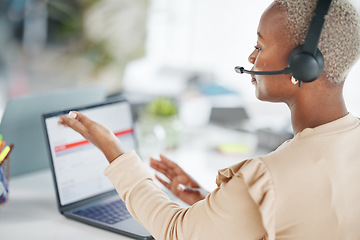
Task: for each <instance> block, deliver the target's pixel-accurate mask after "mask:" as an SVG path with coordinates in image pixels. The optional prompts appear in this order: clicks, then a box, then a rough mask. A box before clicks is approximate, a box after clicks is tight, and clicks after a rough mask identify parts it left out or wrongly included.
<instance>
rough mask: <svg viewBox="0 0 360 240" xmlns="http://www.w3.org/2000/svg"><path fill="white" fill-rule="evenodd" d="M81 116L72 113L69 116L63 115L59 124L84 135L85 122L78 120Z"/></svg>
mask: <svg viewBox="0 0 360 240" xmlns="http://www.w3.org/2000/svg"><path fill="white" fill-rule="evenodd" d="M78 118H79V114H78V112H70V113H69V115H68V116H66V115H63V116H60V121H59V124H62V125H65V126H68V127H70V128H72V129H74V130H75V131H77V132H79V133H81V134H83V133H85V132H86V127H85V126H84V124H83V122H80V121H79V120H78Z"/></svg>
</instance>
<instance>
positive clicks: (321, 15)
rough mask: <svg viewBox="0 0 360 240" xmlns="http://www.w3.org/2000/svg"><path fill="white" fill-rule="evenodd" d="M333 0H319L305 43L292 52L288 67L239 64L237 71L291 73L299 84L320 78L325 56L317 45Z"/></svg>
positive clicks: (255, 73)
mask: <svg viewBox="0 0 360 240" xmlns="http://www.w3.org/2000/svg"><path fill="white" fill-rule="evenodd" d="M331 2H332V0H319V1H318V3H317V5H316V9H315V15H314V16H313V18H312V20H311V23H310V26H309V30H308V32H307V35H306V38H305V43H304V45H301V46H299V47H297V48H295V50H294V51H293V52H292V53H291V55H290V57H289V60H288V67H287V68H285V69H283V70H280V71H249V70H245V69H244V68H243V67H238V66H237V67H235V71H236V72H237V73H247V74H252V75H279V74H291V75H292V76H293V77H294V78H295V79H297V80H298V81H299V86H301V84H302V82H312V81H315V80H316V79H318V78H319V77H320V75H321V73H322V72H323V70H324V57H323V55H322V54H321V52H320V50H319V49H318V47H317V46H318V43H319V40H320V35H321V31H322V28H323V25H324V22H325V15H327V13H328V12H329V8H330V5H331Z"/></svg>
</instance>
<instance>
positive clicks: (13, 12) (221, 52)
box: [0, 0, 360, 130]
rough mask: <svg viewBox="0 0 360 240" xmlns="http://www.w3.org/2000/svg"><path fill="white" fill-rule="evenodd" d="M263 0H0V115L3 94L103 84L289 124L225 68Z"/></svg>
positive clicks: (242, 51)
mask: <svg viewBox="0 0 360 240" xmlns="http://www.w3.org/2000/svg"><path fill="white" fill-rule="evenodd" d="M271 2H272V1H271V0H257V1H238V0H228V1H225V2H224V1H220V0H212V1H207V0H47V1H46V0H0V116H1V114H2V112H3V110H4V107H5V105H6V102H7V100H8V99H10V98H14V97H19V96H24V95H36V94H42V93H47V92H52V91H56V90H64V89H65V90H66V89H70V88H81V87H88V86H105V87H106V88H107V89H108V94H109V95H116V94H119V93H122V94H126V96H129V98H130V99H131V100H132V101H147V100H149V99H152V98H153V97H156V96H166V97H170V98H172V99H176V102H177V103H178V104H180V105H182V106H183V107H184V106H185V107H187V108H188V109H189V108H195V112H197V113H198V114H203V115H205V117H204V118H205V119H206V115H208V114H209V111H206V110H204V109H207V108H219V109H224V108H229V109H231V108H234V109H240V108H242V109H245V110H246V114H247V115H249V116H250V117H251V118H252V119H253V121H252V122H253V123H256V124H255V125H256V127H259V128H262V127H272V128H279V129H282V130H285V129H286V130H289V128H290V125H289V123H290V122H289V113H288V110H287V108H286V107H285V105H283V104H273V103H262V102H259V101H258V100H257V99H256V98H255V96H254V88H253V86H252V85H251V83H250V78H249V76H246V75H239V74H236V73H235V72H234V67H235V66H236V65H240V66H244V67H247V68H250V67H251V65H250V63H248V60H247V59H248V55H249V54H250V53H251V52H252V50H253V46H254V45H255V43H256V37H257V36H256V29H257V25H258V21H259V19H260V16H261V13H262V12H263V11H264V9H265V8H266V7H267V6H268V5H269V4H270V3H271ZM352 2H353V3H354V5H356V7H357V8H358V9H359V8H360V3H359V2H358V1H355V0H352ZM358 76H360V64H359V63H358V64H357V65H356V66H355V67H354V68H353V70H352V71H351V72H350V74H349V77H348V80H347V83H346V84H345V98H346V102H347V104H348V107H349V110H350V111H351V112H352V113H353V114H355V115H358V116H359V115H360V105H359V104H357V103H358V102H360V95H359V94H358V90H357V89H359V86H360V81H359V77H358ZM196 109H197V110H196ZM199 109H200V110H199ZM190 110H191V109H190ZM184 112H185V113H184V116H183V120H184V121H185V122H186V121H187V123H189V124H191V113H190V117H189V114H186V111H184ZM190 112H191V111H190ZM228 113H229V118H230V117H231V118H232V116H233V118H235V119H232V120H236V117H240V118H241V116H238V115H236V114H235V115H231V113H230V111H228ZM220 115H221V114H220ZM222 115H223V114H222ZM193 116H194V115H192V117H193ZM189 118H190V119H189ZM194 119H195V118H194ZM197 119H199V116H197ZM200 122H201V121H200ZM194 124H195V125H196V124H199V123H196V122H195V123H194ZM228 124H229V125H231V124H233V123H231V122H230V123H228ZM237 127H239V126H237ZM252 127H254V126H252Z"/></svg>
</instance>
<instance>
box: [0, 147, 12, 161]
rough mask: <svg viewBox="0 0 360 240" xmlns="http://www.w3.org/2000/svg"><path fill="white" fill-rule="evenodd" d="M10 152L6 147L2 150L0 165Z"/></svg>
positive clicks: (9, 148)
mask: <svg viewBox="0 0 360 240" xmlns="http://www.w3.org/2000/svg"><path fill="white" fill-rule="evenodd" d="M10 150H11V147H9V146H6V147H5V148H4V150H2V151H1V153H0V164H1V163H2V162H3V161H4V159H5V158H6V157H7V156H8V155H9V153H10Z"/></svg>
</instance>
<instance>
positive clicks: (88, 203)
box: [42, 99, 153, 239]
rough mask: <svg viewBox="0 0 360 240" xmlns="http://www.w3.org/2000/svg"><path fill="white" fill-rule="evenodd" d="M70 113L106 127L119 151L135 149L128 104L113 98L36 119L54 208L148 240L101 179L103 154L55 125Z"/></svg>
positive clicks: (72, 216)
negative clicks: (119, 145) (120, 147)
mask: <svg viewBox="0 0 360 240" xmlns="http://www.w3.org/2000/svg"><path fill="white" fill-rule="evenodd" d="M70 110H76V111H79V112H82V113H84V114H85V115H86V116H88V117H89V118H91V119H92V120H94V121H96V122H99V123H101V124H103V125H104V126H106V127H108V128H109V129H110V130H111V131H113V132H114V133H115V135H116V136H117V137H118V138H119V139H120V140H121V142H122V144H123V147H124V149H125V150H131V149H136V140H135V133H134V123H133V119H132V112H131V107H130V103H129V102H128V101H127V100H125V99H118V100H115V101H110V102H103V103H100V104H94V105H87V106H84V107H80V108H72V109H66V110H63V111H55V112H50V113H45V114H43V115H42V119H43V126H44V132H45V135H46V137H45V138H46V142H47V146H48V153H49V156H50V168H51V171H52V174H53V178H54V184H55V190H56V195H57V203H58V208H59V211H60V213H61V214H63V215H65V216H66V217H68V218H71V219H74V220H77V221H80V222H83V223H86V224H89V225H92V226H96V227H99V228H103V229H106V230H110V231H113V232H117V233H120V234H122V235H125V236H128V237H132V238H135V239H153V238H152V236H151V234H150V233H149V232H148V231H147V230H146V229H145V228H144V227H143V226H142V225H140V224H139V223H138V222H137V221H136V220H135V219H134V218H133V217H131V215H130V214H129V212H128V211H127V209H126V207H125V204H124V203H123V202H122V201H121V199H120V197H119V196H118V194H117V192H116V191H115V189H114V186H113V185H112V184H111V182H110V181H109V179H108V178H107V177H106V176H105V175H104V170H105V168H106V167H107V166H108V165H109V164H108V162H107V160H106V158H105V156H104V155H103V153H102V152H101V151H100V150H98V149H97V148H96V147H95V146H93V145H92V144H91V143H89V142H88V141H87V140H85V139H84V138H83V137H82V136H81V135H80V134H79V133H77V132H75V131H74V130H72V129H70V128H68V127H64V126H62V125H59V124H58V121H59V117H60V116H61V115H64V114H68V112H69V111H70Z"/></svg>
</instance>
